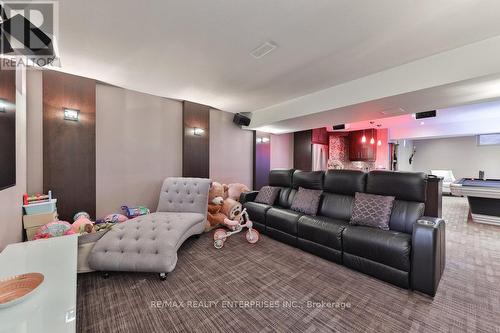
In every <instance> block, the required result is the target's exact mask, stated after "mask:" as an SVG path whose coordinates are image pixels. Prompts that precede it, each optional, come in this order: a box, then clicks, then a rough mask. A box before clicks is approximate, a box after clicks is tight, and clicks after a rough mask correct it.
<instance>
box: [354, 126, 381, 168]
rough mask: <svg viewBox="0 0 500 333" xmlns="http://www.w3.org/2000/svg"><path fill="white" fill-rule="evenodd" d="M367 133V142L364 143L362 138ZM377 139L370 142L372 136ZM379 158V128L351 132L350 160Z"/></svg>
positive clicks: (370, 160) (368, 160)
mask: <svg viewBox="0 0 500 333" xmlns="http://www.w3.org/2000/svg"><path fill="white" fill-rule="evenodd" d="M363 135H365V137H366V142H365V143H362V142H361V138H362V137H363ZM372 137H373V139H374V140H375V143H374V144H371V143H370V140H371V138H372ZM376 159H377V130H371V129H368V130H365V131H353V132H350V133H349V160H351V161H365V162H375V160H376Z"/></svg>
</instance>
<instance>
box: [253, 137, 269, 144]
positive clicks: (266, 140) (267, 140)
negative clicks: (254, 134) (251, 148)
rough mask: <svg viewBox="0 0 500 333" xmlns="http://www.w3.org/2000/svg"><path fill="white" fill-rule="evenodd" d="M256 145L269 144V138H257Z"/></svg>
mask: <svg viewBox="0 0 500 333" xmlns="http://www.w3.org/2000/svg"><path fill="white" fill-rule="evenodd" d="M256 141H257V143H268V142H269V138H267V137H263V138H257V140H256Z"/></svg>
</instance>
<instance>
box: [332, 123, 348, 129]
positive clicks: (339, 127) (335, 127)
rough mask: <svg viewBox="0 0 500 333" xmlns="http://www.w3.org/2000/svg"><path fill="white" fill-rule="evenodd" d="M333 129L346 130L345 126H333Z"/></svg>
mask: <svg viewBox="0 0 500 333" xmlns="http://www.w3.org/2000/svg"><path fill="white" fill-rule="evenodd" d="M332 128H333V130H334V131H340V130H345V124H340V125H333V126H332Z"/></svg>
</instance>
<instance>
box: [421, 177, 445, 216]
mask: <svg viewBox="0 0 500 333" xmlns="http://www.w3.org/2000/svg"><path fill="white" fill-rule="evenodd" d="M424 215H425V216H432V217H442V215H443V178H441V177H429V178H427V196H426V200H425V212H424Z"/></svg>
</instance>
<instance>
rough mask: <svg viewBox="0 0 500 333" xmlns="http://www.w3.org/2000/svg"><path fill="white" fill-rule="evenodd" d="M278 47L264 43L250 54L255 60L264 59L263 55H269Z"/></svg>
mask: <svg viewBox="0 0 500 333" xmlns="http://www.w3.org/2000/svg"><path fill="white" fill-rule="evenodd" d="M277 47H278V45H276V43H274V42H265V43H264V44H262V45H260V46H259V47H257V48H256V49H254V50H253V51H252V52H250V54H251V55H252V57H254V58H255V59H260V58H262V57H264V56H265V55H268V54H269V53H271V52H273V51H274V50H275V49H276V48H277Z"/></svg>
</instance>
